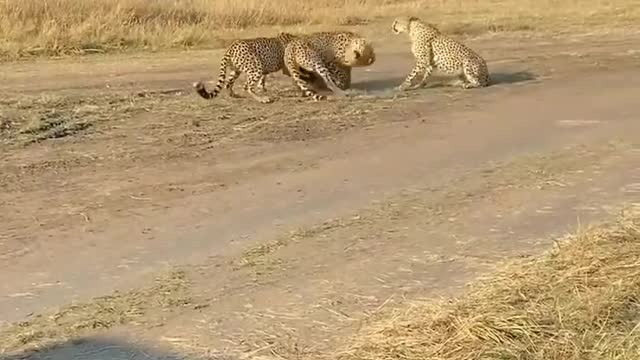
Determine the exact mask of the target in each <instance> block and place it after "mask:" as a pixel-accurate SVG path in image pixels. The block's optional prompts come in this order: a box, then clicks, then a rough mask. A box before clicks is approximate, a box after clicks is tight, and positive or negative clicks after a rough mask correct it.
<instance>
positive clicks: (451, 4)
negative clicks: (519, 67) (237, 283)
mask: <svg viewBox="0 0 640 360" xmlns="http://www.w3.org/2000/svg"><path fill="white" fill-rule="evenodd" d="M409 13H411V14H418V15H420V16H425V17H428V18H429V20H430V21H433V22H436V23H438V24H440V25H442V26H445V27H447V28H449V29H452V30H456V31H458V32H469V31H472V32H480V31H510V30H527V29H529V30H536V29H545V30H565V29H566V28H575V27H590V26H600V27H603V26H605V27H606V26H617V27H619V26H626V25H629V24H634V23H637V20H638V19H640V6H639V4H638V0H611V1H605V0H429V1H428V0H313V1H301V0H271V1H264V0H243V1H237V0H0V40H1V41H0V56H1V57H2V58H5V59H6V58H18V57H23V56H30V55H60V54H69V53H82V52H91V51H100V52H106V51H112V50H122V49H166V48H184V47H195V46H206V47H215V46H220V45H224V44H226V43H228V40H229V39H232V38H236V37H241V36H248V35H249V34H251V31H250V30H251V29H258V28H259V29H261V33H264V32H265V28H268V27H280V28H282V27H292V26H306V25H314V24H315V25H325V26H334V25H356V24H363V23H366V22H368V21H371V20H376V19H380V18H386V17H391V16H395V15H399V14H409ZM269 31H275V29H269ZM267 32H268V31H267ZM255 33H256V32H254V34H255Z"/></svg>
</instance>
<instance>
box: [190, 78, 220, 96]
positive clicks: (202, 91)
mask: <svg viewBox="0 0 640 360" xmlns="http://www.w3.org/2000/svg"><path fill="white" fill-rule="evenodd" d="M193 87H194V89H196V92H197V93H198V95H200V96H201V97H202V98H204V99H213V98H214V97H216V95H217V94H216V93H215V92H209V91H207V88H206V87H205V86H204V83H203V82H202V81H198V82H195V83H193Z"/></svg>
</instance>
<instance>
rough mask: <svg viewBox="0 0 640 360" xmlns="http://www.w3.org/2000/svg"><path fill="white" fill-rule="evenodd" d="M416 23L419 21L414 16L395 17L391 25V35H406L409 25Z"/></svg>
mask: <svg viewBox="0 0 640 360" xmlns="http://www.w3.org/2000/svg"><path fill="white" fill-rule="evenodd" d="M418 21H420V19H418V18H417V17H414V16H401V17H397V18H395V19H394V20H393V24H391V31H393V33H394V34H396V35H398V34H402V33H408V32H409V27H410V26H411V23H413V22H418Z"/></svg>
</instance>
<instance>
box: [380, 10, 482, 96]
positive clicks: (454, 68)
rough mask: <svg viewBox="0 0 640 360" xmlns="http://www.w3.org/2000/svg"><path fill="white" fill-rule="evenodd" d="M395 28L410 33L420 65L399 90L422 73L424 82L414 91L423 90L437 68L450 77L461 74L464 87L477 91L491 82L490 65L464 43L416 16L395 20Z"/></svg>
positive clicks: (395, 30)
mask: <svg viewBox="0 0 640 360" xmlns="http://www.w3.org/2000/svg"><path fill="white" fill-rule="evenodd" d="M391 29H392V30H393V32H394V33H395V34H401V33H408V34H409V38H410V39H411V52H412V53H413V55H414V57H415V59H416V65H415V67H414V68H413V70H412V71H411V73H410V74H409V76H407V78H406V79H405V80H404V82H403V83H402V84H400V85H399V86H398V87H397V89H398V90H406V89H408V88H410V87H411V82H412V81H413V80H414V79H415V78H416V77H417V76H418V75H420V74H421V73H422V74H423V76H422V80H421V81H420V82H419V83H418V84H417V85H416V86H413V87H411V88H418V87H423V86H425V85H426V83H427V78H428V77H429V76H430V75H431V73H432V72H433V69H434V68H437V69H439V70H442V71H444V72H446V73H449V74H458V75H459V78H460V80H461V81H462V82H461V85H462V88H464V89H469V88H477V87H484V86H488V85H489V83H490V81H491V80H490V78H489V71H488V70H487V64H486V63H485V61H484V59H483V58H482V57H480V55H478V54H476V53H475V52H474V51H473V50H471V49H470V48H468V47H467V46H465V45H463V44H461V43H460V42H458V41H456V40H454V39H452V38H449V37H447V36H445V35H443V34H441V33H440V31H438V29H436V28H435V27H434V26H433V25H431V24H427V23H425V22H423V21H421V20H420V19H418V18H416V17H402V18H397V19H395V20H394V22H393V25H392V26H391Z"/></svg>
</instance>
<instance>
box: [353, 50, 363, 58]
mask: <svg viewBox="0 0 640 360" xmlns="http://www.w3.org/2000/svg"><path fill="white" fill-rule="evenodd" d="M353 54H354V55H355V58H356V60H358V59H360V57H362V54H360V52H359V51H357V50H354V51H353Z"/></svg>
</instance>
